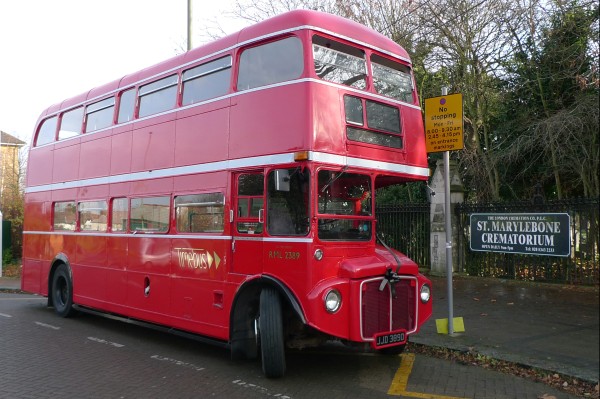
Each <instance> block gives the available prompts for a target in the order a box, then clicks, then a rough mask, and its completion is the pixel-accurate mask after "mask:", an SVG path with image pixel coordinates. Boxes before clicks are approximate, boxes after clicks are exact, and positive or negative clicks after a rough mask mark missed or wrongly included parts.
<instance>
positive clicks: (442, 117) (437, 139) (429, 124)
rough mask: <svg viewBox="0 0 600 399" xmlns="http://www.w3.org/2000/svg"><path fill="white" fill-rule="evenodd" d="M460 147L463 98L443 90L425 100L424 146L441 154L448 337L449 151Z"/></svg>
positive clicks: (450, 302)
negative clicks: (444, 217) (442, 155)
mask: <svg viewBox="0 0 600 399" xmlns="http://www.w3.org/2000/svg"><path fill="white" fill-rule="evenodd" d="M463 143H464V139H463V106H462V94H451V95H448V88H446V87H442V96H441V97H433V98H426V99H425V144H426V148H427V152H428V153H430V152H441V151H443V152H444V195H445V197H444V207H445V211H444V212H445V216H446V278H447V281H448V282H447V285H448V334H449V335H452V334H454V314H453V313H454V311H453V308H454V303H453V291H452V220H451V210H450V152H449V151H451V150H462V149H463V148H464V144H463ZM463 331H464V329H463Z"/></svg>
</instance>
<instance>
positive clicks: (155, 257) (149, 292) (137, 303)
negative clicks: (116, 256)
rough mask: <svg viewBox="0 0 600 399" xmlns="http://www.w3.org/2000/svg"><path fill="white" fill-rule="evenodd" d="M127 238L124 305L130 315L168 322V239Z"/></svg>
mask: <svg viewBox="0 0 600 399" xmlns="http://www.w3.org/2000/svg"><path fill="white" fill-rule="evenodd" d="M127 241H128V249H129V253H128V268H127V305H128V306H130V307H131V308H133V309H134V310H133V314H132V316H133V317H136V318H139V319H142V320H147V321H152V322H155V323H161V324H169V322H168V319H166V318H165V316H166V315H168V314H169V313H170V311H171V306H170V303H171V298H170V295H171V278H170V276H169V273H170V270H171V240H170V239H168V238H160V237H152V234H143V233H142V234H138V235H136V236H133V237H131V238H127Z"/></svg>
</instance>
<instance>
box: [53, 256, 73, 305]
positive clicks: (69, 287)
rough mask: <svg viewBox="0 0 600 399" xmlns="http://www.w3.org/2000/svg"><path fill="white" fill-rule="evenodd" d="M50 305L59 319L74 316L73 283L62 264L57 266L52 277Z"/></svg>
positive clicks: (67, 269) (65, 266)
mask: <svg viewBox="0 0 600 399" xmlns="http://www.w3.org/2000/svg"><path fill="white" fill-rule="evenodd" d="M51 295H52V304H53V305H54V311H55V312H56V314H57V315H59V316H60V317H70V316H73V315H74V314H75V309H73V282H72V281H71V273H70V272H69V268H68V267H67V265H65V264H64V263H63V264H61V265H59V266H58V267H57V268H56V271H55V272H54V276H53V277H52V293H51Z"/></svg>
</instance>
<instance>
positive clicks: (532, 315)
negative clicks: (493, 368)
mask: <svg viewBox="0 0 600 399" xmlns="http://www.w3.org/2000/svg"><path fill="white" fill-rule="evenodd" d="M431 280H432V284H433V293H432V296H433V300H434V302H433V303H434V305H433V316H432V319H431V320H430V321H428V322H427V323H426V324H425V325H424V327H423V328H422V329H421V331H420V332H419V333H418V334H415V335H413V336H412V337H411V342H414V343H417V344H423V345H428V346H437V347H444V348H449V349H454V350H460V351H474V352H476V353H480V354H482V355H485V356H489V357H491V358H494V359H498V360H506V361H510V362H514V363H518V364H521V365H525V366H530V367H535V368H540V369H543V370H548V371H553V372H557V373H560V374H564V375H566V376H572V377H576V378H579V379H582V380H585V381H588V382H596V383H597V382H598V374H599V360H598V359H599V354H598V352H599V341H600V336H599V311H598V297H599V290H598V287H583V286H570V285H559V284H545V283H537V282H523V281H514V280H502V279H491V278H481V277H468V276H454V278H453V283H452V286H453V305H454V306H453V315H454V317H462V318H463V321H464V325H465V332H462V333H455V334H453V335H452V336H450V335H448V334H438V332H437V329H436V323H435V320H436V319H444V318H446V319H447V318H448V314H449V308H448V293H447V284H448V279H447V278H446V277H431Z"/></svg>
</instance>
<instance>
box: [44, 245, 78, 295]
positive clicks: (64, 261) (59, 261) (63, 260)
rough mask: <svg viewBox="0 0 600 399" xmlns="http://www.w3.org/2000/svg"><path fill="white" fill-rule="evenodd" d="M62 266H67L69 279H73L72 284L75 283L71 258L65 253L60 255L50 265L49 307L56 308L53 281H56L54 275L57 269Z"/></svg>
mask: <svg viewBox="0 0 600 399" xmlns="http://www.w3.org/2000/svg"><path fill="white" fill-rule="evenodd" d="M60 265H65V266H67V269H68V270H69V277H70V278H71V284H72V283H73V271H72V270H71V263H70V262H69V258H68V257H67V255H65V254H63V253H59V254H58V255H56V256H55V257H54V259H53V260H52V262H51V263H50V271H49V273H48V288H47V289H48V291H47V292H48V306H54V300H53V299H52V295H51V294H52V280H54V273H55V272H56V269H57V268H58V266H60Z"/></svg>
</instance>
